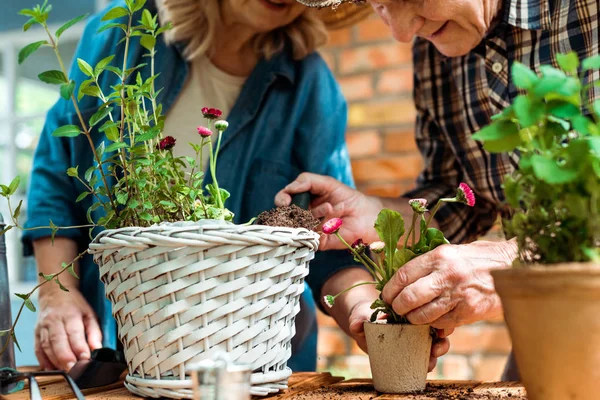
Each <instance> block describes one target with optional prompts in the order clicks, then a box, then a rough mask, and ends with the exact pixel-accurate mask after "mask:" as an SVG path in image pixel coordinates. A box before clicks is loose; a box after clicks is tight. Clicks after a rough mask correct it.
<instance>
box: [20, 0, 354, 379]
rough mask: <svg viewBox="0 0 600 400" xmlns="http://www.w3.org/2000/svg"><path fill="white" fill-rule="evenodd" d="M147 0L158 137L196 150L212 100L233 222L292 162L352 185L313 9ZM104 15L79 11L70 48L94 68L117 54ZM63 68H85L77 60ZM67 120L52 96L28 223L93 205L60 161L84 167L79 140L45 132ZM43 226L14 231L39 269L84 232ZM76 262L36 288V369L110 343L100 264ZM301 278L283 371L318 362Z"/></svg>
mask: <svg viewBox="0 0 600 400" xmlns="http://www.w3.org/2000/svg"><path fill="white" fill-rule="evenodd" d="M118 3H119V2H117V5H119V4H118ZM146 7H147V8H148V9H149V10H150V11H151V12H152V13H156V12H158V13H159V16H160V20H161V22H162V23H165V22H166V21H170V22H172V24H173V26H174V28H173V30H171V31H169V32H168V33H167V35H166V42H165V41H163V40H162V39H160V40H159V41H158V43H157V52H158V53H157V54H158V55H157V58H156V65H155V70H156V72H157V73H159V76H158V78H157V80H156V86H157V87H159V88H164V90H163V91H162V92H161V93H160V97H159V101H160V102H161V103H162V105H163V111H164V113H165V114H166V121H165V128H164V134H165V135H171V136H173V137H175V138H176V139H177V145H176V146H175V149H174V152H175V153H176V155H186V154H187V152H188V151H193V150H192V149H191V148H190V149H189V150H188V147H189V145H188V143H189V142H193V143H198V140H199V137H198V134H197V132H196V127H197V126H198V125H200V124H201V123H202V113H201V108H202V107H203V106H210V107H214V108H219V109H220V110H222V111H223V114H224V115H223V117H226V118H227V119H228V121H229V126H230V128H229V129H228V130H227V131H226V132H225V134H224V137H223V142H222V147H221V152H220V154H219V163H220V164H219V165H220V168H219V171H218V173H217V176H218V179H219V183H220V184H221V185H222V187H225V188H227V189H228V190H229V191H230V192H231V199H230V200H229V201H228V203H227V207H228V208H229V209H230V210H231V211H233V212H234V213H235V215H236V222H247V221H248V220H250V219H251V218H252V217H254V216H256V215H257V214H259V213H260V212H262V211H264V210H266V209H270V208H272V207H273V198H274V196H275V194H276V193H277V191H278V190H280V189H281V188H283V187H284V186H285V185H286V184H287V183H289V182H290V181H292V180H293V179H294V178H295V177H296V176H297V175H298V174H299V173H300V172H302V171H311V172H314V173H318V174H325V175H328V176H331V177H332V178H335V179H338V180H340V181H341V182H344V183H346V184H348V185H352V176H351V172H350V163H349V159H348V153H347V150H346V146H345V142H344V132H345V128H346V103H345V101H344V98H343V96H342V95H341V93H340V90H339V88H338V85H337V84H336V82H335V80H334V79H333V77H332V75H331V73H330V71H329V70H328V68H327V66H326V65H325V63H324V62H323V60H322V59H321V58H320V57H319V56H318V55H317V54H316V53H315V52H314V50H315V48H316V47H317V46H319V45H322V44H323V43H325V41H326V38H327V32H326V26H325V23H324V21H323V20H322V19H321V18H320V17H319V16H318V14H317V12H316V11H315V10H312V9H309V8H307V7H305V6H303V5H300V4H298V3H296V2H295V1H292V0H163V1H160V2H157V3H156V2H154V1H149V2H148V4H147V5H146ZM103 14H104V13H102V14H100V15H97V16H95V17H93V18H92V19H91V20H90V21H89V22H88V25H87V27H86V29H85V32H84V35H83V37H82V39H81V42H80V44H79V47H78V49H77V53H76V58H82V59H84V60H86V61H87V62H89V63H90V64H92V65H95V64H96V63H97V62H98V61H100V60H102V59H103V58H105V57H107V56H109V55H112V54H115V53H116V58H115V59H116V60H119V59H122V57H123V51H124V50H123V46H122V45H119V41H120V40H121V39H122V35H123V34H122V32H121V31H120V30H119V29H111V30H108V31H104V32H102V33H97V31H98V28H99V27H101V26H102V24H103V23H101V21H100V19H101V17H102V15H103ZM332 21H335V17H334V19H333V20H332ZM335 22H336V23H338V24H339V23H341V22H343V21H335ZM129 50H130V51H129V57H128V58H129V60H128V65H138V64H141V63H144V62H145V59H144V58H143V55H144V53H145V51H144V50H143V49H142V47H141V46H140V45H139V42H138V41H135V40H134V41H132V44H131V46H130V49H129ZM143 73H144V74H147V73H148V68H146V69H145V70H144V72H143ZM146 76H147V75H146ZM71 78H73V79H75V80H76V81H77V82H81V81H82V80H84V79H86V77H85V76H83V74H82V73H81V72H80V71H78V69H77V68H76V67H74V68H72V70H71ZM116 83H117V82H116V80H115V79H114V78H113V75H112V74H104V75H103V76H102V80H101V81H100V86H102V87H103V88H105V89H106V88H108V87H109V86H110V85H114V84H116ZM104 91H105V92H106V90H104ZM98 105H99V103H98V102H97V100H96V99H95V98H91V97H90V98H88V97H86V98H84V99H83V100H82V102H81V103H80V108H81V109H82V110H84V113H85V114H86V115H85V116H87V117H89V116H90V115H91V113H93V112H94V110H95V109H97V107H98ZM69 123H76V122H75V117H74V109H73V108H72V105H71V104H70V102H66V101H64V100H59V101H58V102H57V104H56V105H55V106H54V107H53V108H52V109H51V110H50V112H49V114H48V116H47V120H46V124H45V126H44V129H43V132H42V135H41V139H40V143H39V145H38V148H37V151H36V154H35V159H34V169H33V173H32V180H31V188H30V192H29V207H28V209H29V210H28V222H27V226H30V227H33V226H40V225H48V221H49V220H52V221H53V222H54V223H55V224H57V225H59V226H73V225H84V224H86V213H85V210H86V209H87V207H88V206H89V205H90V204H87V203H86V202H85V201H83V202H81V203H75V201H74V200H75V198H76V197H77V193H78V189H77V187H76V185H75V183H74V181H73V180H72V179H71V178H69V177H67V176H66V174H65V171H66V169H67V168H68V167H70V166H74V165H79V167H80V171H81V170H85V169H87V166H89V165H90V163H91V162H92V157H91V156H90V155H89V154H88V153H85V151H83V152H82V150H81V149H82V148H84V147H87V146H80V147H78V144H77V143H78V142H76V141H72V140H60V139H57V138H53V137H51V133H52V132H53V130H54V129H55V128H56V127H57V126H58V125H63V124H69ZM49 236H50V232H48V231H30V232H27V233H25V235H24V237H23V241H24V244H25V247H26V251H28V252H31V251H33V252H34V253H35V256H36V260H37V265H38V269H39V271H40V272H43V273H45V274H49V273H52V272H56V271H57V270H59V269H60V265H61V263H62V262H65V261H70V260H71V259H73V258H74V256H75V255H76V254H77V253H78V251H81V250H82V249H85V248H86V246H87V245H88V244H89V237H88V234H87V231H86V230H81V231H78V230H64V231H59V232H58V233H57V235H56V239H55V242H54V246H53V245H52V243H51V240H50V237H49ZM352 266H353V260H352V259H351V257H350V255H349V254H347V253H346V252H337V253H335V254H327V253H323V254H319V255H317V257H316V259H315V260H314V262H313V263H312V264H311V273H310V275H309V276H308V278H307V282H308V285H309V286H310V289H312V292H313V293H314V294H315V295H316V296H317V297H320V296H321V288H322V285H323V282H324V281H325V280H326V279H327V278H328V277H329V276H331V275H333V274H335V273H336V272H338V271H339V270H342V269H345V268H348V267H352ZM77 268H78V273H79V276H80V278H81V279H80V280H79V281H78V280H76V279H74V278H71V277H70V276H69V277H67V276H66V275H63V276H64V278H63V277H61V280H63V284H64V286H66V287H67V288H69V290H70V293H64V292H62V291H60V290H58V287H57V285H45V286H44V287H42V288H41V290H40V293H39V296H40V298H39V299H40V313H39V320H38V324H37V326H36V329H35V352H36V355H37V357H38V360H39V362H40V365H41V366H42V367H44V368H60V369H69V368H70V367H71V366H72V365H73V364H74V363H75V362H76V361H77V360H79V359H86V358H89V357H90V353H91V350H93V349H95V348H98V347H101V346H102V345H104V346H109V347H112V348H115V347H116V346H117V333H116V323H115V321H114V319H113V317H112V315H111V308H110V304H109V303H108V301H107V300H106V299H105V297H104V288H103V286H102V284H101V282H100V280H99V278H98V268H97V267H96V266H95V265H94V264H93V261H92V260H91V258H90V257H89V256H86V257H85V258H84V259H82V261H81V262H80V264H79V265H78V266H77ZM352 269H353V270H355V269H356V268H352ZM310 289H308V288H307V290H306V291H305V292H304V295H303V297H302V300H301V312H300V314H299V315H298V317H297V323H296V331H297V335H296V336H295V338H294V340H293V342H292V347H293V348H292V358H291V359H290V362H289V366H290V367H291V368H292V369H294V370H314V369H315V365H316V318H315V302H314V300H313V298H312V296H311V295H310V292H311V291H310Z"/></svg>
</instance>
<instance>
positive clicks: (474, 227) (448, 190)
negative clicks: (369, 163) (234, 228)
mask: <svg viewBox="0 0 600 400" xmlns="http://www.w3.org/2000/svg"><path fill="white" fill-rule="evenodd" d="M413 57H414V60H413V65H414V66H415V74H414V89H413V90H414V92H413V96H414V100H415V107H416V110H417V119H416V126H415V129H416V132H415V139H416V143H417V147H418V148H419V151H420V152H421V156H422V157H423V165H424V167H423V170H422V171H421V174H420V175H419V177H418V178H417V186H416V188H415V189H414V190H411V191H409V192H407V193H405V194H404V195H403V197H406V198H425V199H427V201H428V202H429V204H430V205H431V206H430V208H431V207H433V206H434V204H435V203H437V201H438V200H439V199H440V198H443V197H454V196H455V195H456V190H457V188H458V185H459V184H460V183H461V182H465V183H467V184H468V185H469V186H470V187H471V188H472V189H473V190H474V192H475V195H476V199H477V201H476V204H475V207H467V206H466V205H463V204H456V203H446V204H444V205H443V206H442V207H440V209H439V211H438V212H437V214H436V216H435V219H436V221H437V222H438V223H439V225H440V228H441V230H442V231H443V232H444V235H445V236H446V237H447V238H448V240H449V241H450V242H452V243H465V242H471V241H473V240H475V239H477V237H479V236H481V235H482V234H485V233H486V232H487V231H488V230H489V229H490V228H491V227H492V225H493V224H494V222H495V221H496V218H497V216H498V211H497V207H496V204H497V202H495V201H490V200H491V199H492V198H494V197H495V196H497V193H490V192H491V191H492V188H491V187H489V186H487V185H485V183H484V182H482V179H480V178H477V177H476V176H475V177H474V176H469V174H466V173H465V166H464V165H463V164H464V163H462V162H461V160H462V159H464V158H465V154H464V153H465V151H468V152H470V154H469V155H468V158H470V159H471V162H472V163H477V162H478V161H481V159H479V157H478V153H479V152H484V150H483V149H482V148H481V147H480V146H478V144H476V143H475V142H474V141H472V140H471V142H472V143H471V145H472V146H471V148H469V149H465V148H463V147H460V146H457V145H456V143H455V142H451V138H450V137H449V134H448V132H447V131H446V130H444V129H443V128H442V127H441V126H440V123H439V121H438V118H436V117H434V116H433V115H432V114H433V113H436V114H437V115H440V116H441V117H440V118H443V115H444V111H445V110H444V108H445V107H449V105H448V104H447V103H445V102H444V103H441V102H438V100H437V99H439V98H440V97H442V96H443V93H444V94H447V93H449V92H450V91H451V89H450V88H447V87H446V85H447V82H449V81H450V80H449V79H443V74H444V73H445V72H444V70H443V67H442V66H441V63H440V62H439V56H438V54H437V53H436V52H435V49H434V48H433V46H431V45H430V44H429V43H423V42H421V43H419V41H417V42H416V43H415V46H414V53H413ZM438 92H439V93H438ZM457 152H459V153H461V154H460V155H459V154H457ZM461 157H462V158H461ZM480 164H481V163H480ZM468 169H470V168H468Z"/></svg>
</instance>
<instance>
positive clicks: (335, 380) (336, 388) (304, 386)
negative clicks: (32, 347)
mask: <svg viewBox="0 0 600 400" xmlns="http://www.w3.org/2000/svg"><path fill="white" fill-rule="evenodd" d="M38 382H39V384H40V390H41V392H42V396H43V398H44V400H68V399H72V398H73V396H72V395H71V394H70V390H69V389H68V385H67V383H66V382H65V381H64V380H63V379H59V378H54V377H52V378H38ZM289 387H290V388H289V389H288V390H286V391H283V392H281V393H279V394H276V395H272V396H269V397H267V399H269V400H275V399H281V400H284V399H285V400H288V399H296V400H337V399H340V400H375V399H377V400H401V399H413V400H430V399H431V400H488V399H489V400H494V399H511V400H526V399H527V397H526V396H525V389H523V387H522V386H521V385H520V384H519V383H517V382H479V381H430V382H429V383H428V386H427V389H426V390H425V392H423V393H421V394H413V395H389V394H384V395H382V394H379V393H377V392H376V391H375V389H373V385H372V383H371V380H370V379H352V380H347V381H346V380H344V378H339V377H335V376H331V374H329V373H312V372H301V373H295V374H293V375H292V377H291V378H290V381H289ZM83 394H84V395H85V398H86V399H89V400H109V399H112V400H139V399H140V397H137V396H135V395H133V394H131V393H129V392H128V391H127V389H125V387H124V386H123V382H122V381H121V382H117V383H115V384H112V385H109V386H104V387H101V388H95V389H88V390H84V391H83ZM0 398H1V399H3V400H29V391H28V390H27V389H25V390H22V391H21V392H19V393H15V394H11V395H8V396H0ZM258 399H261V397H256V398H255V399H254V400H258Z"/></svg>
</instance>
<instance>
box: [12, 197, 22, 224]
mask: <svg viewBox="0 0 600 400" xmlns="http://www.w3.org/2000/svg"><path fill="white" fill-rule="evenodd" d="M22 205H23V200H19V205H18V206H17V208H15V212H14V213H13V218H14V219H15V220H18V219H19V215H21V206H22Z"/></svg>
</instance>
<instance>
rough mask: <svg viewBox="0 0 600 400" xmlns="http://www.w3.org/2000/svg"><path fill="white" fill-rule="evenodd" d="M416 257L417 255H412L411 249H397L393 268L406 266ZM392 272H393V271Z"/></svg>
mask: <svg viewBox="0 0 600 400" xmlns="http://www.w3.org/2000/svg"><path fill="white" fill-rule="evenodd" d="M416 256H417V255H416V254H415V253H413V251H412V250H411V249H407V248H403V249H398V251H397V252H396V254H394V264H393V265H394V268H400V267H402V266H403V265H404V264H406V263H407V262H409V261H410V260H412V259H413V258H415V257H416ZM393 272H395V270H394V271H393Z"/></svg>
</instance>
